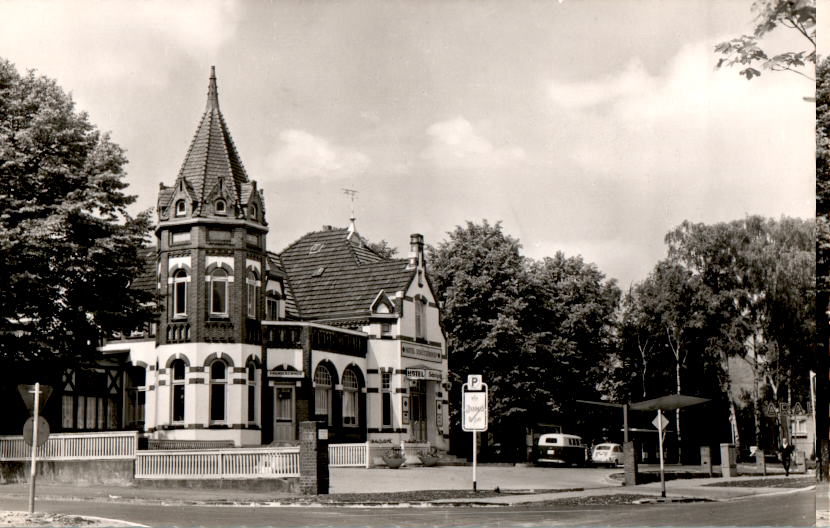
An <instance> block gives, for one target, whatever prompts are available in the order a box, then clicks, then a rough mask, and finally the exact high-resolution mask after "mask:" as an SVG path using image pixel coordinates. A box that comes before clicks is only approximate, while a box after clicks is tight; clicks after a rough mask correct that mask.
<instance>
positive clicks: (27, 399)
mask: <svg viewBox="0 0 830 528" xmlns="http://www.w3.org/2000/svg"><path fill="white" fill-rule="evenodd" d="M17 391H18V392H19V393H20V396H21V397H22V398H23V403H25V404H26V408H27V409H28V410H29V412H30V413H31V412H32V411H33V410H34V408H35V386H34V385H18V386H17ZM50 394H52V387H50V386H49V385H41V386H40V403H39V404H38V405H39V406H40V408H41V409H42V408H43V406H44V405H46V400H48V399H49V395H50Z"/></svg>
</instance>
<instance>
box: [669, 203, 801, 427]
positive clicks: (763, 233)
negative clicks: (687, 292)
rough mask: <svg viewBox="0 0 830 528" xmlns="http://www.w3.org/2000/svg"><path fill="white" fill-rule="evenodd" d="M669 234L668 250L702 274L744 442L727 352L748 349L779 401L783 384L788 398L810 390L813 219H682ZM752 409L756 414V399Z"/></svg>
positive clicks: (710, 333)
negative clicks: (709, 221)
mask: <svg viewBox="0 0 830 528" xmlns="http://www.w3.org/2000/svg"><path fill="white" fill-rule="evenodd" d="M666 240H667V242H668V244H669V257H670V258H671V259H672V260H673V261H674V262H676V263H677V264H678V265H680V266H683V267H684V268H685V269H687V270H688V271H689V272H691V273H692V275H693V276H694V277H696V278H698V279H699V281H700V285H701V288H702V289H701V292H702V297H701V298H702V299H704V300H705V303H703V304H702V312H701V313H702V317H703V318H702V326H701V331H702V333H703V335H704V336H705V339H706V343H705V348H706V350H708V352H709V353H710V354H713V355H714V356H716V357H718V356H719V357H720V358H721V366H722V369H721V381H722V385H723V390H724V392H726V393H727V395H728V397H729V405H730V415H731V422H732V427H733V431H734V434H735V437H736V442H737V443H740V434H739V431H738V427H737V424H738V416H737V411H736V408H735V394H733V387H732V384H731V379H730V374H729V363H728V361H729V358H730V357H746V356H747V354H749V355H750V357H751V358H752V363H753V365H754V366H755V368H756V373H757V374H758V375H759V376H761V377H762V378H763V382H764V383H765V384H766V385H768V386H769V387H770V388H771V390H772V392H773V398H774V399H776V400H777V398H778V393H779V391H780V390H781V389H782V388H783V389H784V390H785V391H786V393H787V398H788V401H789V400H790V399H792V398H793V396H795V395H799V396H800V397H801V398H802V399H803V397H804V395H805V393H806V391H807V389H808V384H807V382H806V381H805V379H806V378H807V374H808V371H809V369H810V364H811V362H810V361H809V360H805V358H809V357H810V355H809V354H808V353H806V352H807V351H808V350H809V349H810V348H811V342H812V336H813V335H814V331H815V327H814V321H813V318H812V315H811V312H812V307H813V306H814V284H815V275H814V268H815V264H814V262H815V257H814V256H813V251H812V248H813V247H814V246H813V244H814V239H813V235H812V229H811V225H810V223H809V222H805V221H803V220H798V219H789V218H782V219H781V220H779V221H774V220H767V219H763V218H761V217H757V216H754V217H748V218H746V219H744V220H738V221H733V222H728V223H727V222H722V223H717V224H713V225H705V224H692V223H689V222H684V223H683V224H681V226H679V227H678V228H677V229H675V230H674V231H673V232H671V233H669V234H668V235H667V237H666ZM755 408H756V417H757V409H758V402H757V401H756V402H755ZM756 419H757V418H756ZM757 429H758V428H757V427H756V434H757ZM757 441H758V439H757V438H756V442H757Z"/></svg>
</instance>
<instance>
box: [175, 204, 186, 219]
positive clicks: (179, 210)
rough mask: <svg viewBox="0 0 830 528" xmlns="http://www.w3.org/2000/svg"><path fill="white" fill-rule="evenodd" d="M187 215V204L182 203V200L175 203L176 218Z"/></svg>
mask: <svg viewBox="0 0 830 528" xmlns="http://www.w3.org/2000/svg"><path fill="white" fill-rule="evenodd" d="M185 214H187V204H186V203H184V200H179V201H178V202H176V216H184V215H185Z"/></svg>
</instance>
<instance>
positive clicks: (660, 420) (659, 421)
mask: <svg viewBox="0 0 830 528" xmlns="http://www.w3.org/2000/svg"><path fill="white" fill-rule="evenodd" d="M651 423H652V424H653V425H654V427H656V428H657V430H658V431H660V432H661V433H662V432H663V431H665V430H666V426H668V425H669V419H668V418H666V417H665V416H664V415H663V413H662V412H660V413H657V418H655V419H654V420H652V421H651Z"/></svg>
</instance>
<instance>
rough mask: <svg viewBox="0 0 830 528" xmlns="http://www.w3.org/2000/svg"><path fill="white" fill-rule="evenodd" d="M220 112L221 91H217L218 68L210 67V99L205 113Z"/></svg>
mask: <svg viewBox="0 0 830 528" xmlns="http://www.w3.org/2000/svg"><path fill="white" fill-rule="evenodd" d="M212 110H219V91H218V90H217V89H216V66H211V67H210V84H208V97H207V106H206V107H205V112H210V111H212Z"/></svg>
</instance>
